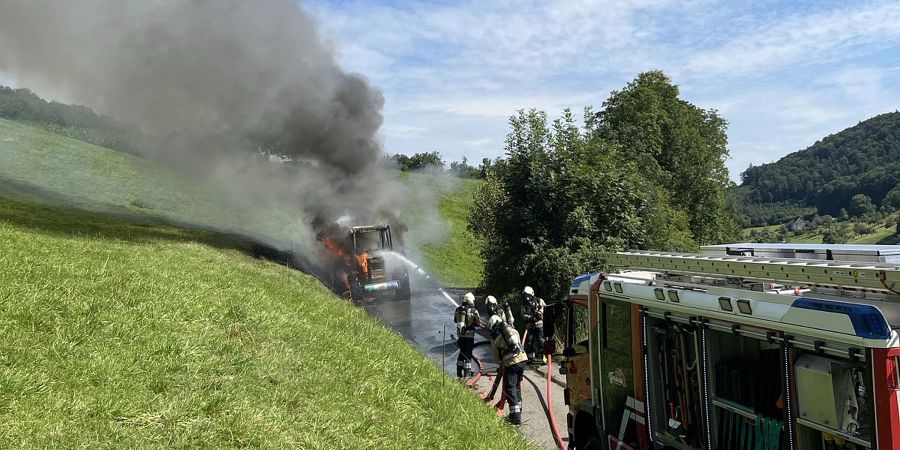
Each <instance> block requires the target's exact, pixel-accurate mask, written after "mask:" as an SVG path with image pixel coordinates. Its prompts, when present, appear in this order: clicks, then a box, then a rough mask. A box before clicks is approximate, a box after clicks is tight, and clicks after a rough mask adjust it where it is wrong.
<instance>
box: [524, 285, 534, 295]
mask: <svg viewBox="0 0 900 450" xmlns="http://www.w3.org/2000/svg"><path fill="white" fill-rule="evenodd" d="M522 292H524V293H525V295H534V289H532V288H531V286H525V289H523V290H522Z"/></svg>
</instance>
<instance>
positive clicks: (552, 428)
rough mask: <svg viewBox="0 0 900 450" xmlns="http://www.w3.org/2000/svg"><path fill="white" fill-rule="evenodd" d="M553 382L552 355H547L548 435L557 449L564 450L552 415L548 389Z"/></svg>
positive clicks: (550, 391) (554, 417) (551, 391)
mask: <svg viewBox="0 0 900 450" xmlns="http://www.w3.org/2000/svg"><path fill="white" fill-rule="evenodd" d="M551 380H553V355H552V354H550V353H548V354H547V393H546V395H545V397H547V399H546V400H547V409H548V410H549V414H547V420H548V421H549V422H550V433H552V434H553V440H554V441H556V446H557V447H559V450H566V445H565V444H563V441H562V437H560V435H559V428H558V427H557V426H556V415H555V414H554V413H553V395H552V394H553V390H552V389H550V382H551Z"/></svg>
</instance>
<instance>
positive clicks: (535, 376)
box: [364, 282, 566, 449]
mask: <svg viewBox="0 0 900 450" xmlns="http://www.w3.org/2000/svg"><path fill="white" fill-rule="evenodd" d="M421 284H423V283H415V282H414V286H416V285H418V286H421ZM464 293H465V292H464V291H454V290H446V291H443V292H442V291H441V290H439V289H437V288H421V287H420V288H418V289H415V290H414V291H413V295H412V299H411V300H409V301H395V300H380V301H376V302H373V303H371V304H367V305H365V306H364V308H365V309H366V311H367V312H368V313H369V314H371V315H373V316H374V317H376V318H378V319H379V320H380V321H381V322H382V323H384V324H386V325H387V326H389V327H390V328H392V329H393V330H395V331H397V332H398V333H400V334H401V335H402V336H403V337H405V338H406V339H408V340H409V341H410V342H412V343H413V345H415V346H416V347H417V348H418V349H419V350H420V351H422V353H424V354H425V355H426V356H427V357H428V358H430V359H431V360H432V361H434V363H435V364H437V365H438V366H439V367H441V366H443V368H444V370H446V371H447V372H448V373H449V374H450V375H451V376H452V377H454V378H455V377H456V356H457V352H458V348H457V346H456V336H455V334H456V326H455V325H454V324H453V311H454V309H456V304H454V303H453V302H454V301H457V302H458V301H459V300H458V299H459V298H460V296H461V295H462V294H464ZM444 294H446V295H444ZM448 296H449V298H448ZM482 301H483V300H481V299H479V301H478V302H476V306H479V309H480V310H481V312H482V321H483V322H485V323H486V322H487V317H485V314H484V310H483V305H482V304H481V302H482ZM445 327H446V328H445ZM445 329H446V333H447V334H446V336H445V335H444V330H445ZM479 342H484V344H479ZM486 342H487V337H485V336H480V337H476V347H475V357H476V358H478V359H479V360H480V361H481V362H482V366H483V369H484V371H485V372H486V373H487V374H489V375H491V376H483V377H482V378H481V380H480V381H479V382H478V383H477V385H476V386H475V388H476V389H477V390H478V392H482V393H487V391H489V390H490V388H491V384H492V382H493V380H494V377H493V376H492V375H493V374H494V373H496V371H497V363H496V361H494V360H493V357H492V356H491V355H490V349H489V347H488V345H487V344H486ZM553 371H554V372H556V371H557V370H556V366H555V365H554V368H553ZM554 380H555V382H551V391H552V393H551V395H552V400H553V408H554V413H555V415H556V421H557V422H556V423H557V426H558V427H560V433H561V434H562V435H563V437H565V435H566V430H565V426H566V406H565V404H564V403H563V392H562V382H563V378H562V377H561V376H560V375H559V374H558V373H557V375H555V376H554ZM546 383H547V378H546V367H530V368H529V369H528V370H527V371H526V373H525V380H524V381H523V383H522V396H523V402H522V410H523V411H522V422H523V423H522V425H521V426H520V427H519V430H520V432H521V433H522V434H523V435H524V436H525V437H526V438H527V439H528V440H529V441H531V442H533V443H534V444H536V445H538V446H541V447H542V448H546V449H555V448H557V447H556V444H555V443H554V440H553V437H552V434H551V432H550V425H549V421H548V420H547V417H548V414H547V412H546V402H545V400H544V392H545V388H546ZM478 392H473V395H478ZM499 399H500V392H497V394H496V396H495V399H494V402H493V403H496V402H497V400H499Z"/></svg>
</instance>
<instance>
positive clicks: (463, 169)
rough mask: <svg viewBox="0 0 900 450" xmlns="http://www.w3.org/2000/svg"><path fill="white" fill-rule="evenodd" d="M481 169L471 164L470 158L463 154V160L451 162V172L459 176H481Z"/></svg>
mask: <svg viewBox="0 0 900 450" xmlns="http://www.w3.org/2000/svg"><path fill="white" fill-rule="evenodd" d="M481 172H482V171H481V170H479V169H477V168H475V167H473V166H470V165H469V160H468V159H466V157H465V156H463V159H462V161H459V162H455V161H454V162H452V163H450V174H451V175H453V176H456V177H459V178H480V177H481Z"/></svg>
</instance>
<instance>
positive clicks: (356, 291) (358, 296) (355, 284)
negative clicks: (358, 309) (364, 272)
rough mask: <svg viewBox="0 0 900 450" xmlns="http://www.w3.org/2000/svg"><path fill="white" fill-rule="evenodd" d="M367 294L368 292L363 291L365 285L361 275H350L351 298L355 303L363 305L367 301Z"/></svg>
mask: <svg viewBox="0 0 900 450" xmlns="http://www.w3.org/2000/svg"><path fill="white" fill-rule="evenodd" d="M365 295H366V294H365V292H364V291H363V286H362V283H361V282H360V281H359V277H357V276H352V277H350V298H351V299H352V300H353V303H354V304H356V305H362V304H363V303H365V301H366V297H365Z"/></svg>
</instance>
